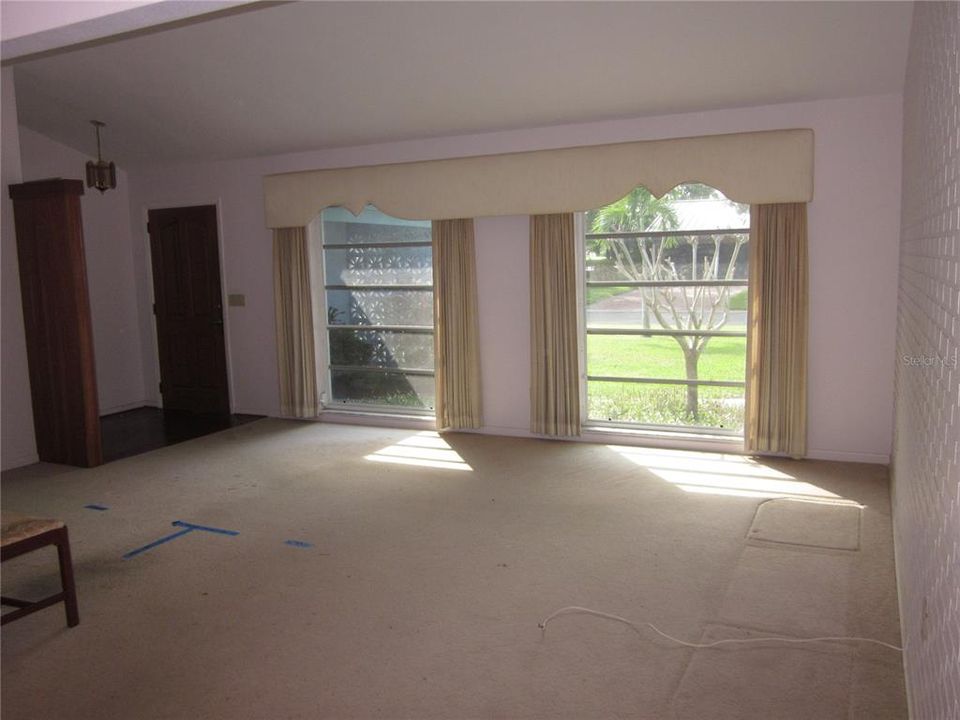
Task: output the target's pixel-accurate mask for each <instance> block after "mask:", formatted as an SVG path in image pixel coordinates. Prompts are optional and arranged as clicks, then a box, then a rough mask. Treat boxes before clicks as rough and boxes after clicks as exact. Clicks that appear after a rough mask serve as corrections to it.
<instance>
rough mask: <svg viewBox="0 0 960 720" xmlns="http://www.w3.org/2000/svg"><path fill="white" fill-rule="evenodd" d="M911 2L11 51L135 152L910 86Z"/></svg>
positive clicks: (390, 6) (191, 32)
mask: <svg viewBox="0 0 960 720" xmlns="http://www.w3.org/2000/svg"><path fill="white" fill-rule="evenodd" d="M910 17H911V4H910V3H897V2H876V3H875V2H850V3H842V2H836V3H835V2H826V3H819V2H796V3H794V2H737V3H726V2H704V3H701V2H675V3H646V2H635V3H630V2H616V3H614V2H610V3H608V2H586V3H575V2H570V3H567V2H563V3H552V2H510V3H485V2H478V3H469V2H467V3H446V2H424V3H406V2H385V3H367V2H341V3H328V2H303V3H299V2H298V3H279V4H264V5H258V6H254V7H253V8H250V7H249V6H248V7H247V8H246V9H245V11H243V12H237V13H228V14H226V15H224V16H218V17H213V18H212V19H204V18H200V19H195V21H193V22H189V23H184V24H180V25H179V26H177V27H172V28H171V27H168V28H166V29H160V30H157V31H155V32H148V33H141V34H137V35H135V36H127V37H122V36H121V37H120V38H114V39H109V40H104V41H100V42H98V43H95V44H93V45H88V46H84V47H80V48H74V49H65V50H63V51H60V52H56V53H53V54H48V55H46V56H42V57H35V58H33V59H30V58H27V59H22V60H19V61H13V63H12V64H13V65H14V74H15V78H16V90H17V104H18V110H19V113H20V121H21V123H22V124H24V125H26V126H27V127H30V128H32V129H34V130H37V131H38V132H41V133H44V134H46V135H48V136H50V137H53V138H55V139H57V140H60V141H61V142H64V143H66V144H68V145H71V146H73V147H76V148H79V149H81V150H85V151H87V152H91V153H92V152H94V150H95V145H94V142H93V132H92V128H91V127H90V125H89V123H88V121H89V120H90V119H93V118H96V119H99V120H103V121H105V122H106V123H107V124H108V128H107V130H106V131H105V133H104V144H105V152H106V154H107V155H109V156H110V157H111V158H112V159H116V160H117V161H118V162H119V163H121V164H122V165H126V166H131V165H137V164H142V163H151V162H168V161H174V160H181V159H226V158H236V157H249V156H255V155H267V154H274V153H283V152H292V151H298V150H307V149H319V148H327V147H336V146H344V145H356V144H366V143H375V142H384V141H390V140H400V139H408V138H420V137H430V136H438V135H454V134H461V133H473V132H485V131H494V130H504V129H513V128H521V127H535V126H543V125H554V124H564V123H575V122H586V121H592V120H602V119H610V118H619V117H633V116H644V115H661V114H666V113H677V112H696V111H706V110H713V109H718V108H734V107H745V106H753V105H765V104H774V103H782V102H791V101H804V100H818V99H826V98H838V97H850V96H860V95H872V94H881V93H896V92H900V90H901V88H902V85H903V75H904V67H905V64H906V52H907V38H908V35H909V31H910Z"/></svg>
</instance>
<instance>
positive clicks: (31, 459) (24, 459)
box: [0, 453, 40, 470]
mask: <svg viewBox="0 0 960 720" xmlns="http://www.w3.org/2000/svg"><path fill="white" fill-rule="evenodd" d="M38 462H40V456H39V455H37V454H36V453H33V454H32V455H29V454H27V455H16V456H14V457H12V458H9V457H4V458H3V463H2V465H0V470H13V469H14V468H18V467H23V466H24V465H33V464H34V463H38Z"/></svg>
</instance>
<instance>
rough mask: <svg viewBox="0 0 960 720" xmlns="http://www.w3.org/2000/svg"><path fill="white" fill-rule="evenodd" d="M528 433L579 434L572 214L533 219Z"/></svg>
mask: <svg viewBox="0 0 960 720" xmlns="http://www.w3.org/2000/svg"><path fill="white" fill-rule="evenodd" d="M530 335H531V344H530V430H531V431H533V432H535V433H540V434H542V435H554V436H570V435H579V434H580V362H579V360H580V354H579V351H578V336H577V253H576V242H575V238H574V225H573V214H572V213H562V214H555V215H532V216H531V217H530Z"/></svg>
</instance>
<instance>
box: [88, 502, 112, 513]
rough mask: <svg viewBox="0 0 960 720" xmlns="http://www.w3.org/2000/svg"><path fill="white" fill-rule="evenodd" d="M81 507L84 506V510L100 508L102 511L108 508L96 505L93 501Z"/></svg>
mask: <svg viewBox="0 0 960 720" xmlns="http://www.w3.org/2000/svg"><path fill="white" fill-rule="evenodd" d="M83 507H84V508H85V509H86V510H101V511H102V510H109V509H110V508H108V507H107V506H106V505H97V504H95V503H90V504H89V505H84V506H83Z"/></svg>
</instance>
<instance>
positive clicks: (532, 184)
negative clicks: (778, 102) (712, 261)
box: [263, 129, 813, 228]
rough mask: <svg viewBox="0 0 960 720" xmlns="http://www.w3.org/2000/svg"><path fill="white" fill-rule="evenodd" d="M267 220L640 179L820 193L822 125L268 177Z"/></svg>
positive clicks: (474, 204) (570, 195) (749, 192)
mask: <svg viewBox="0 0 960 720" xmlns="http://www.w3.org/2000/svg"><path fill="white" fill-rule="evenodd" d="M263 182H264V202H265V210H266V218H267V227H271V228H279V227H289V226H301V225H307V224H308V223H309V222H310V221H311V220H312V219H313V218H314V217H315V216H316V215H317V213H318V212H320V211H321V210H323V209H324V208H326V207H332V206H336V205H340V206H343V207H345V208H348V209H349V210H351V211H352V212H353V213H354V214H357V213H359V212H360V211H361V210H362V209H363V208H364V206H366V205H367V204H373V205H375V206H376V207H377V208H378V209H379V210H381V211H382V212H385V213H387V214H389V215H393V216H394V217H400V218H409V219H422V218H433V219H445V218H475V217H483V216H490V215H535V214H543V213H559V212H572V211H576V210H589V209H591V208H596V207H601V206H603V205H606V204H608V203H611V202H614V201H616V200H619V199H620V198H622V197H623V196H624V195H626V194H627V193H628V192H630V191H631V190H633V188H635V187H636V186H637V185H643V186H644V187H646V188H647V189H648V190H650V191H651V192H652V193H653V194H654V195H657V196H660V195H663V194H664V193H665V192H667V191H668V190H670V189H671V188H672V187H674V186H675V185H678V184H679V183H683V182H703V183H707V184H708V185H712V186H713V187H716V188H718V189H719V190H721V191H723V193H724V194H725V195H726V196H727V197H729V198H730V199H731V200H736V201H738V202H742V203H753V204H757V203H781V202H808V201H809V200H811V199H812V197H813V131H812V130H809V129H791V130H771V131H766V132H748V133H732V134H729V135H709V136H704V137H692V138H671V139H667V140H645V141H640V142H628V143H616V144H611V145H591V146H586V147H572V148H562V149H557V150H537V151H533V152H520V153H508V154H503V155H482V156H477V157H463V158H452V159H447V160H431V161H424V162H410V163H397V164H392V165H367V166H360V167H348V168H334V169H324V170H310V171H306V172H295V173H283V174H279V175H268V176H266V177H264V179H263Z"/></svg>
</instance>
